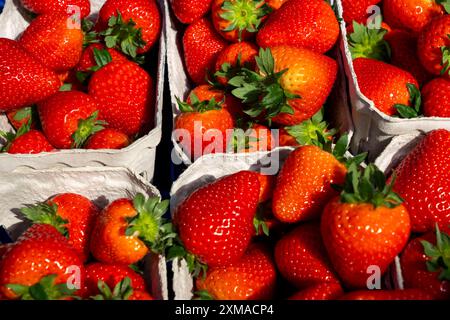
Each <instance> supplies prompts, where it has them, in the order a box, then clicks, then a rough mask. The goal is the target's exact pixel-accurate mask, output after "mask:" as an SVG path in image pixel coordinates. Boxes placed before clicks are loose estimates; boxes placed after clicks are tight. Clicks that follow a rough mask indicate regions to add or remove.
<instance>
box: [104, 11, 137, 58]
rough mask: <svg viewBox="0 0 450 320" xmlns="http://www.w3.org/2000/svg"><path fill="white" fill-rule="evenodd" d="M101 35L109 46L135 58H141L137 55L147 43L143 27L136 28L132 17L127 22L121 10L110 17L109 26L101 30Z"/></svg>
mask: <svg viewBox="0 0 450 320" xmlns="http://www.w3.org/2000/svg"><path fill="white" fill-rule="evenodd" d="M100 35H101V36H103V37H104V38H105V43H106V46H107V47H108V48H116V49H118V50H119V51H121V52H123V53H124V54H126V55H128V56H130V57H131V58H133V60H135V61H138V60H140V59H138V58H139V57H138V56H137V50H138V49H141V48H144V47H145V45H146V42H145V41H144V40H143V38H142V29H141V28H136V23H135V22H134V21H133V20H132V19H129V20H128V22H125V21H124V20H123V18H122V14H121V13H120V11H117V16H114V15H113V16H111V18H109V21H108V28H107V29H106V30H104V31H102V32H100ZM136 59H138V60H136ZM138 62H142V61H138Z"/></svg>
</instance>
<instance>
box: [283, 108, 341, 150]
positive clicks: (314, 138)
mask: <svg viewBox="0 0 450 320" xmlns="http://www.w3.org/2000/svg"><path fill="white" fill-rule="evenodd" d="M328 127H329V124H328V123H327V122H326V121H325V120H324V108H321V109H320V110H319V111H318V112H317V113H316V114H315V115H314V116H312V117H311V118H310V119H308V120H305V121H303V122H302V123H300V124H297V125H294V126H290V127H285V128H284V129H285V130H286V131H287V133H289V135H291V136H292V137H294V138H295V140H296V141H297V142H298V144H300V145H301V146H309V145H315V146H319V147H323V144H322V142H321V141H329V140H330V139H331V138H332V137H333V136H334V135H335V134H336V133H337V130H336V129H329V128H328ZM319 136H320V137H321V138H319Z"/></svg>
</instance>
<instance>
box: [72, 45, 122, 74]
mask: <svg viewBox="0 0 450 320" xmlns="http://www.w3.org/2000/svg"><path fill="white" fill-rule="evenodd" d="M96 50H98V51H97V56H96V54H95V51H96ZM102 50H106V51H107V52H108V53H109V56H110V57H111V61H126V59H127V58H126V57H125V56H124V55H123V54H122V53H120V52H119V51H117V50H116V49H113V48H106V47H105V46H104V45H103V44H101V43H93V44H90V45H89V46H87V47H86V48H85V49H84V50H83V53H82V54H81V58H80V61H79V62H78V64H77V66H76V68H75V70H76V71H80V72H89V71H93V70H92V68H95V67H97V66H99V62H100V61H98V59H99V57H98V54H99V53H100V54H101V52H102ZM108 62H110V61H108ZM105 64H106V63H105ZM103 65H104V64H103V63H101V66H103Z"/></svg>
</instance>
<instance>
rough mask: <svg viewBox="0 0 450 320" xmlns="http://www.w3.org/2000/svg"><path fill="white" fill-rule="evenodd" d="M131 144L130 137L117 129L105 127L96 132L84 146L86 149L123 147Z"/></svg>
mask: <svg viewBox="0 0 450 320" xmlns="http://www.w3.org/2000/svg"><path fill="white" fill-rule="evenodd" d="M129 145H130V138H128V136H127V135H126V134H124V133H122V132H120V131H118V130H115V129H103V130H101V131H99V132H97V133H94V134H93V135H92V136H91V137H90V138H89V140H88V141H87V142H86V145H85V146H84V147H85V148H86V149H122V148H126V147H128V146H129Z"/></svg>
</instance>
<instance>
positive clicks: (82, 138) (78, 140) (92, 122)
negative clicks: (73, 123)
mask: <svg viewBox="0 0 450 320" xmlns="http://www.w3.org/2000/svg"><path fill="white" fill-rule="evenodd" d="M106 125H108V124H107V123H106V121H103V120H98V110H96V111H94V112H93V113H92V114H91V115H90V116H89V117H88V118H86V119H80V120H78V129H77V130H76V131H75V132H74V133H73V134H72V140H73V142H72V148H73V149H77V148H81V147H83V145H84V144H85V143H86V141H87V140H88V139H89V138H90V137H91V136H92V135H93V134H95V133H97V132H99V131H101V130H103V129H105V126H106Z"/></svg>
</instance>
